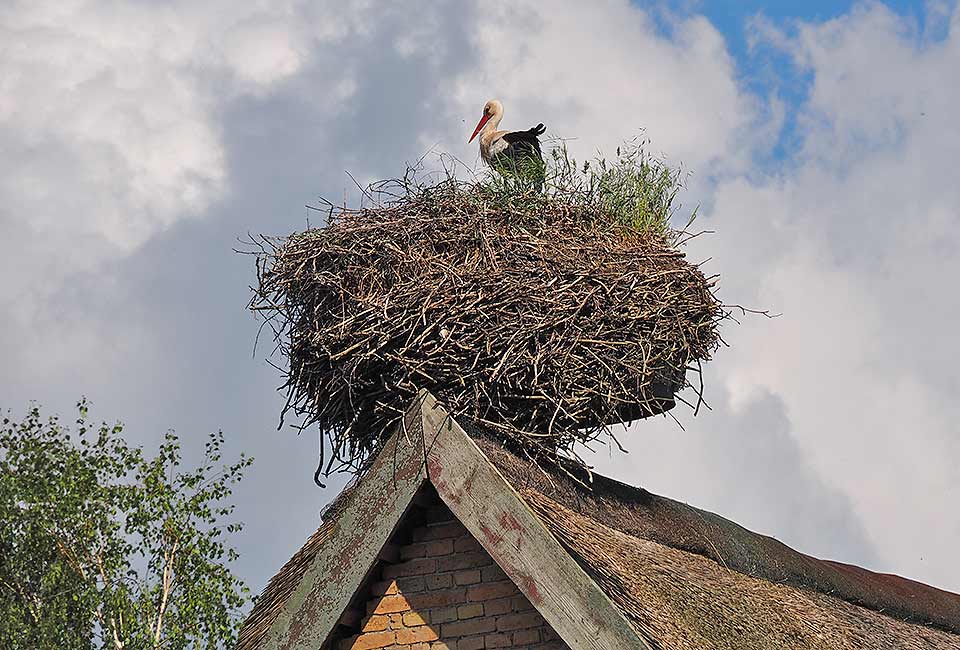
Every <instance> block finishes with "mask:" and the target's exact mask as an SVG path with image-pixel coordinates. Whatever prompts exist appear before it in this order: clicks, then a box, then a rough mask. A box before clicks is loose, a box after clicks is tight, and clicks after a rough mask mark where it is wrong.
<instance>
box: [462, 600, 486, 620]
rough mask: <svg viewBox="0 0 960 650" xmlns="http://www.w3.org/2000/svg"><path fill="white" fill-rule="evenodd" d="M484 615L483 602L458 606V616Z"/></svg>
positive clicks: (472, 616) (463, 617) (473, 616)
mask: <svg viewBox="0 0 960 650" xmlns="http://www.w3.org/2000/svg"><path fill="white" fill-rule="evenodd" d="M478 616H483V604H481V603H473V604H471V605H460V606H459V607H457V618H459V619H465V618H476V617H478Z"/></svg>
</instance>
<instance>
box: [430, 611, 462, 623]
mask: <svg viewBox="0 0 960 650" xmlns="http://www.w3.org/2000/svg"><path fill="white" fill-rule="evenodd" d="M455 620H457V608H456V607H441V608H440V609H431V610H430V621H431V622H432V623H435V624H436V623H449V622H450V621H455Z"/></svg>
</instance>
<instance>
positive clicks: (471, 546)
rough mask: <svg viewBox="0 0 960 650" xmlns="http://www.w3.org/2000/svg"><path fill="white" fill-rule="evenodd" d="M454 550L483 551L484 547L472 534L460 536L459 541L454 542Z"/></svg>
mask: <svg viewBox="0 0 960 650" xmlns="http://www.w3.org/2000/svg"><path fill="white" fill-rule="evenodd" d="M453 550H455V551H456V552H457V553H468V552H470V551H482V550H483V547H482V546H480V542H478V541H477V540H476V539H475V538H474V537H473V536H472V535H464V536H463V537H458V538H457V541H456V542H454V545H453Z"/></svg>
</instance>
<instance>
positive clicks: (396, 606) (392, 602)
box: [367, 596, 410, 614]
mask: <svg viewBox="0 0 960 650" xmlns="http://www.w3.org/2000/svg"><path fill="white" fill-rule="evenodd" d="M409 609H410V603H408V602H407V599H406V598H404V597H403V596H384V597H383V598H381V599H380V600H371V601H370V602H369V603H368V605H367V611H368V612H369V613H370V614H393V613H394V612H405V611H407V610H409Z"/></svg>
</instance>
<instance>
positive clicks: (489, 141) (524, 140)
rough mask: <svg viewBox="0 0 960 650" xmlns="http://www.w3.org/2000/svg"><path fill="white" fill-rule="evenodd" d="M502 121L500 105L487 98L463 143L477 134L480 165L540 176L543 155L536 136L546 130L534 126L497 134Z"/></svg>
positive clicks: (501, 171)
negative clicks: (525, 169) (476, 122)
mask: <svg viewBox="0 0 960 650" xmlns="http://www.w3.org/2000/svg"><path fill="white" fill-rule="evenodd" d="M502 119H503V104H501V103H500V102H499V101H497V100H496V99H491V100H490V101H489V102H487V103H486V104H484V106H483V116H482V117H481V118H480V122H479V123H478V124H477V128H476V129H474V131H473V135H471V136H470V139H469V140H467V142H473V139H474V138H475V137H477V134H478V133H479V134H480V156H481V157H483V160H484V162H486V163H487V164H488V165H490V166H491V167H493V168H494V169H496V170H497V171H499V172H500V173H502V174H503V173H506V172H507V171H512V172H516V171H517V169H524V168H533V169H534V170H539V171H537V174H538V175H539V176H541V177H542V175H543V171H542V170H543V154H542V153H541V152H540V140H538V139H537V136H540V135H543V133H544V131H546V130H547V128H546V127H545V126H543V124H542V123H541V124H538V125H536V126H535V127H533V128H532V129H527V130H526V131H498V130H497V127H498V126H500V120H502Z"/></svg>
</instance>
